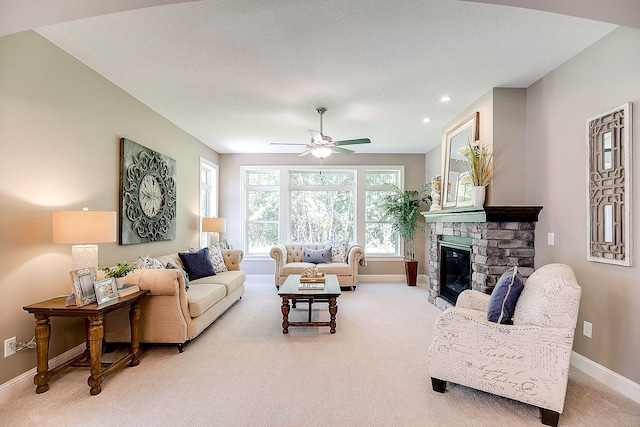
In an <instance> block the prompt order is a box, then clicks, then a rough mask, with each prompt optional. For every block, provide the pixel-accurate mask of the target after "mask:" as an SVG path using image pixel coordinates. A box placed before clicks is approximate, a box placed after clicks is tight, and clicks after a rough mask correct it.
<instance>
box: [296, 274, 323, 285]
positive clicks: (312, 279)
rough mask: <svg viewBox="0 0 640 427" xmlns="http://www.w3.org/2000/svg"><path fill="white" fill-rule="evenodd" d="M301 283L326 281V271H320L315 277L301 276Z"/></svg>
mask: <svg viewBox="0 0 640 427" xmlns="http://www.w3.org/2000/svg"><path fill="white" fill-rule="evenodd" d="M300 283H324V273H319V274H318V275H317V276H315V277H300Z"/></svg>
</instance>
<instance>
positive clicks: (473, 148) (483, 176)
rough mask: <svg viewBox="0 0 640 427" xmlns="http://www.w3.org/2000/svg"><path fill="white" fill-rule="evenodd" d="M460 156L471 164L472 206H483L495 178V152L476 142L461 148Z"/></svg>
mask: <svg viewBox="0 0 640 427" xmlns="http://www.w3.org/2000/svg"><path fill="white" fill-rule="evenodd" d="M458 154H460V155H462V156H463V157H464V158H465V159H466V160H467V162H468V163H469V177H470V178H471V183H472V184H473V188H472V189H471V192H472V193H471V204H472V205H473V206H482V205H484V199H485V196H486V186H487V185H489V182H491V178H492V177H493V167H492V164H493V151H491V150H490V149H489V148H488V147H487V146H486V145H484V144H482V143H481V142H480V141H476V142H474V143H473V144H472V143H469V144H468V145H466V146H464V147H462V148H460V149H459V150H458Z"/></svg>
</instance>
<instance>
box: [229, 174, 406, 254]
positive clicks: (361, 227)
mask: <svg viewBox="0 0 640 427" xmlns="http://www.w3.org/2000/svg"><path fill="white" fill-rule="evenodd" d="M264 170H270V171H278V172H279V174H280V175H279V176H280V181H279V186H278V191H279V192H280V197H279V200H280V204H279V207H278V208H279V220H278V227H279V228H278V236H279V241H278V243H282V242H289V241H290V229H291V224H290V222H289V217H290V208H289V207H290V191H291V187H290V186H289V180H290V173H291V172H296V171H297V172H305V171H309V172H311V171H315V172H324V171H332V172H333V171H346V172H354V173H355V180H354V187H355V189H354V191H355V193H354V202H355V204H354V218H355V226H354V234H355V235H354V236H353V237H352V241H353V242H361V244H362V245H363V247H364V241H365V236H366V230H365V229H366V218H365V215H366V206H365V204H366V199H365V194H366V193H365V192H366V181H365V178H366V173H367V172H376V171H395V172H397V173H398V187H400V188H401V189H403V188H404V179H405V167H404V166H403V165H359V166H353V165H335V166H327V165H324V166H319V165H311V166H307V165H251V166H241V167H240V173H241V177H242V179H241V182H242V236H241V242H242V248H243V250H244V253H245V258H247V259H259V258H269V253H268V252H267V253H265V252H259V253H257V252H250V251H249V248H248V246H249V242H248V212H247V209H248V206H247V204H248V190H249V188H248V173H249V172H250V171H264ZM304 187H305V186H295V190H300V189H301V188H304ZM311 187H313V189H314V190H318V189H320V187H319V186H309V188H311ZM341 187H345V186H341ZM327 188H330V189H331V190H334V189H335V188H336V187H332V186H328V187H327ZM396 247H397V248H398V251H397V252H396V253H395V254H385V253H372V254H367V257H368V258H369V259H375V260H382V261H396V260H398V259H402V258H403V255H402V254H403V250H404V249H403V247H402V241H401V240H400V244H398V245H396Z"/></svg>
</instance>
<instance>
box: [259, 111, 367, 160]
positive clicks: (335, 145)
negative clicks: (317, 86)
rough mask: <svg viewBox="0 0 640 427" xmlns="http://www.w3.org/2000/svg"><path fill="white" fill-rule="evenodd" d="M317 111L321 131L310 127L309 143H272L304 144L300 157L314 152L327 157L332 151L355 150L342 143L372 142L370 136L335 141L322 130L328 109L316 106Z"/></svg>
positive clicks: (351, 151)
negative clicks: (323, 118)
mask: <svg viewBox="0 0 640 427" xmlns="http://www.w3.org/2000/svg"><path fill="white" fill-rule="evenodd" d="M316 111H317V112H318V114H319V115H320V131H319V132H318V131H317V130H311V129H309V133H310V134H311V142H309V143H308V144H302V143H288V142H272V143H271V144H272V145H304V146H305V147H306V148H307V149H306V150H305V151H303V152H302V153H301V154H299V155H298V157H302V156H306V155H307V154H313V155H314V156H315V157H317V158H319V159H324V158H327V157H329V156H330V155H331V153H342V154H352V153H354V151H353V150H349V149H347V148H342V147H341V145H352V144H370V143H371V140H370V139H369V138H360V139H346V140H343V141H334V140H333V139H331V137H330V136H327V135H325V134H324V133H323V132H322V117H323V116H324V113H326V112H327V109H326V108H324V107H320V108H316Z"/></svg>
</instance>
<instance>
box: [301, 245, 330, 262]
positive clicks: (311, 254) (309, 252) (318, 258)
mask: <svg viewBox="0 0 640 427" xmlns="http://www.w3.org/2000/svg"><path fill="white" fill-rule="evenodd" d="M304 262H310V263H313V264H321V263H328V262H331V246H325V247H324V248H322V249H311V248H304Z"/></svg>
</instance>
